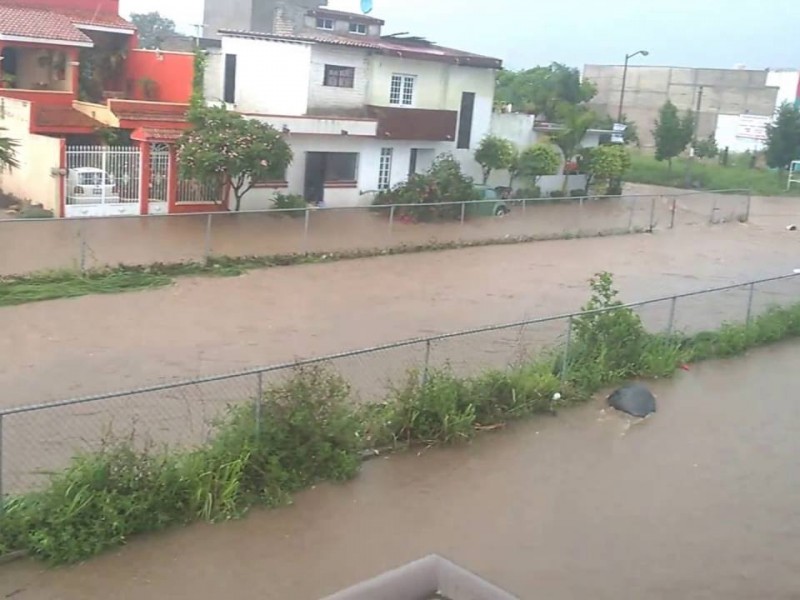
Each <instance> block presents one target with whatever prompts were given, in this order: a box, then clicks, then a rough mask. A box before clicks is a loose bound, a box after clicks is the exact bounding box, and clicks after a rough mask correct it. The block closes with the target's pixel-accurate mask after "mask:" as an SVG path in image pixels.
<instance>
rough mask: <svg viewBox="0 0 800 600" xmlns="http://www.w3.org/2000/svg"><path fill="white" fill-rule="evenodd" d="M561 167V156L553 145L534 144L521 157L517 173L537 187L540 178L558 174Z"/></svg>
mask: <svg viewBox="0 0 800 600" xmlns="http://www.w3.org/2000/svg"><path fill="white" fill-rule="evenodd" d="M560 166H561V155H560V154H559V153H558V150H556V149H555V147H553V145H552V144H534V145H533V146H531V147H530V148H528V149H526V150H523V151H522V153H521V154H520V155H519V160H518V163H517V169H516V171H517V172H518V173H519V175H521V176H522V177H528V178H530V179H531V180H533V183H534V185H536V183H538V181H539V178H540V177H544V176H545V175H555V174H556V173H558V168H559V167H560Z"/></svg>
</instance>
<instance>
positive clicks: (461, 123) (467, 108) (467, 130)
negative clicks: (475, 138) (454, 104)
mask: <svg viewBox="0 0 800 600" xmlns="http://www.w3.org/2000/svg"><path fill="white" fill-rule="evenodd" d="M474 113H475V94H474V92H464V93H463V94H461V112H460V113H459V115H458V144H457V145H456V147H457V148H459V149H461V150H467V149H469V147H470V143H471V141H472V116H473V115H474Z"/></svg>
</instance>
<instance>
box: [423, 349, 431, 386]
mask: <svg viewBox="0 0 800 600" xmlns="http://www.w3.org/2000/svg"><path fill="white" fill-rule="evenodd" d="M430 362H431V341H430V340H425V364H424V366H423V367H422V387H425V385H426V384H427V383H428V365H429V364H430Z"/></svg>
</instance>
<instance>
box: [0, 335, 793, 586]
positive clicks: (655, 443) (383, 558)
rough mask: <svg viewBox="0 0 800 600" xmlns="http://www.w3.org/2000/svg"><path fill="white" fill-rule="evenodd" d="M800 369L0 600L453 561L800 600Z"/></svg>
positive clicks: (334, 575) (10, 575)
mask: <svg viewBox="0 0 800 600" xmlns="http://www.w3.org/2000/svg"><path fill="white" fill-rule="evenodd" d="M798 371H800V344H797V343H794V344H785V345H779V346H774V347H771V348H766V349H763V350H759V351H757V352H753V353H752V354H751V355H749V356H747V357H745V358H741V359H736V360H733V361H727V362H715V363H707V364H704V365H700V366H697V367H694V368H692V370H691V371H690V372H688V373H681V375H680V376H679V377H677V378H676V379H675V380H674V381H664V382H659V383H657V384H656V385H655V386H654V388H655V390H656V392H657V394H658V399H659V412H658V414H657V415H656V416H655V417H653V418H651V419H648V420H646V421H644V422H642V423H639V424H636V425H633V426H631V425H630V421H628V420H627V419H625V418H623V417H622V416H621V415H618V414H616V413H610V412H606V411H604V410H603V406H602V403H600V402H596V403H594V404H592V405H590V406H586V407H583V408H580V409H577V410H573V411H567V412H565V413H563V414H562V415H560V416H559V418H555V419H552V418H548V419H540V420H535V421H531V422H528V423H524V424H520V425H518V426H515V427H513V428H511V429H509V430H507V431H503V432H498V433H494V434H486V435H482V436H479V438H478V439H477V440H476V441H475V442H473V443H472V444H470V445H468V446H461V447H455V448H446V449H432V450H428V451H425V452H422V453H421V454H418V455H417V454H404V455H398V456H392V457H389V458H386V459H381V460H376V461H373V462H371V463H369V464H367V465H366V466H365V468H364V471H363V473H362V475H361V476H360V477H359V478H358V479H356V480H355V481H353V482H351V483H349V484H347V485H343V486H329V485H325V486H320V487H318V488H317V489H314V490H310V491H308V492H307V493H304V494H301V495H300V496H299V497H298V498H297V499H296V500H297V501H296V504H295V506H293V507H289V508H286V509H281V510H276V511H256V512H254V513H253V514H251V515H250V517H248V518H247V519H246V520H244V521H240V522H233V523H227V524H223V525H218V526H207V525H201V526H195V527H191V528H188V529H184V530H176V531H174V532H170V533H168V534H164V535H156V536H152V537H150V538H148V539H139V540H136V541H135V542H134V543H133V544H131V545H130V546H129V547H127V548H125V549H123V550H122V551H119V552H117V553H114V554H109V555H106V556H103V557H101V558H99V559H96V560H94V561H92V562H90V563H89V564H87V565H83V566H79V567H75V568H71V569H64V570H59V571H51V572H48V571H43V570H42V568H41V567H40V566H39V565H36V564H34V563H31V562H23V563H16V564H12V565H8V566H5V567H0V597H3V596H4V595H5V596H7V595H10V594H13V598H15V600H55V599H59V600H71V599H76V600H77V599H84V598H114V599H128V598H130V599H134V598H136V599H138V598H171V599H184V598H185V599H187V600H188V599H191V600H202V599H206V598H208V599H217V598H221V597H236V598H240V599H245V600H247V599H253V600H255V599H259V600H273V599H274V600H286V599H291V600H316V599H318V598H319V597H321V596H324V595H326V594H328V593H331V592H333V591H336V590H337V589H340V588H343V587H346V586H348V585H350V584H352V583H355V582H357V581H360V580H363V579H365V578H368V577H371V576H373V575H375V574H377V573H379V572H382V571H384V570H386V569H388V568H391V567H394V566H397V565H400V564H402V563H405V562H408V561H410V560H412V559H415V558H418V557H421V556H423V555H426V554H429V553H431V552H436V553H440V554H442V555H444V556H446V557H448V558H450V559H452V560H454V561H456V562H458V563H460V564H461V565H463V566H464V567H466V568H469V569H471V570H473V571H475V572H477V573H479V574H480V575H482V576H483V577H485V578H487V579H489V580H491V581H493V582H495V583H497V584H499V585H500V586H502V587H504V588H506V589H508V591H510V592H512V593H514V594H516V595H518V596H519V597H520V598H521V599H522V600H539V599H541V598H548V599H555V600H567V599H570V600H572V599H585V598H597V599H609V600H610V599H614V600H616V599H619V598H625V599H642V600H644V599H648V600H650V599H662V598H663V599H664V600H667V599H669V600H674V599H676V598H698V599H699V598H708V599H712V598H713V599H716V598H719V599H725V600H738V599H741V600H745V599H747V600H751V599H753V598H770V599H785V600H789V599H794V600H796V599H797V598H798V597H800V576H798V573H800V436H798V431H800V403H798V400H797V393H796V388H797V375H796V374H797V373H798Z"/></svg>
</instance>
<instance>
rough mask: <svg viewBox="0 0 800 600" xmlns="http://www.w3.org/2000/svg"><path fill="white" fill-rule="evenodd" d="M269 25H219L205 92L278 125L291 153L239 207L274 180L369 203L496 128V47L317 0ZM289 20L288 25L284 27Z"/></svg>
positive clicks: (469, 148)
mask: <svg viewBox="0 0 800 600" xmlns="http://www.w3.org/2000/svg"><path fill="white" fill-rule="evenodd" d="M290 16H291V17H292V18H288V17H287V15H285V14H283V13H282V11H281V10H278V11H276V16H275V18H276V24H275V27H274V28H273V31H277V32H281V31H286V33H272V34H265V33H258V32H242V31H229V30H222V31H220V32H219V33H220V36H221V38H222V42H221V49H220V50H219V51H218V52H216V53H214V54H212V55H211V56H210V57H209V65H208V70H207V72H206V89H205V92H206V100H207V101H208V102H209V103H225V104H226V105H227V106H228V107H229V108H231V109H233V110H236V111H238V112H240V113H243V114H245V115H247V116H249V117H251V118H254V119H259V120H261V121H263V122H266V123H269V124H270V125H272V126H274V127H275V128H277V129H278V130H281V131H283V132H284V133H285V134H286V136H287V139H288V141H289V143H290V144H291V146H292V149H293V151H294V161H293V162H292V164H291V166H290V167H289V169H288V170H287V172H286V175H285V177H284V178H283V179H282V180H281V181H266V182H260V183H259V184H258V187H257V188H255V189H253V190H251V192H249V193H248V194H247V196H246V197H245V198H244V201H243V204H242V208H243V209H244V210H254V209H261V208H266V207H268V206H270V203H271V199H272V198H273V197H274V195H275V193H276V192H283V193H293V194H302V195H303V196H304V197H305V198H306V199H307V200H308V201H309V202H314V203H324V204H325V205H326V206H357V205H364V204H369V203H370V202H371V201H372V198H373V197H374V194H375V193H376V191H377V190H381V189H387V188H389V187H391V186H393V185H395V184H397V183H400V182H402V181H404V180H405V179H407V177H408V175H409V174H410V173H415V172H420V171H422V170H424V169H425V168H427V167H428V166H429V165H430V164H431V162H432V161H433V159H434V157H435V156H437V155H438V154H440V153H443V152H452V153H453V154H455V155H456V156H457V157H459V158H461V159H464V160H466V159H467V158H469V159H471V156H472V153H473V152H474V150H475V147H476V146H477V144H478V143H479V142H480V140H481V138H483V137H484V136H485V135H487V134H488V133H489V131H490V129H491V120H492V103H493V99H494V87H495V75H496V71H497V70H498V69H500V68H501V67H502V63H501V61H500V60H498V59H494V58H489V57H485V56H480V55H476V54H470V53H467V52H462V51H459V50H452V49H449V48H443V47H441V46H437V45H435V44H432V43H430V42H427V41H426V40H422V39H419V38H413V37H403V36H381V34H380V31H381V27H382V26H383V21H381V20H379V19H375V18H372V17H369V16H364V15H356V14H350V13H343V12H339V11H333V10H327V9H312V10H308V11H305V12H304V14H303V15H302V16H301V17H302V18H301V27H299V29H298V26H297V22H298V18H297V15H290ZM283 25H285V27H283Z"/></svg>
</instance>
